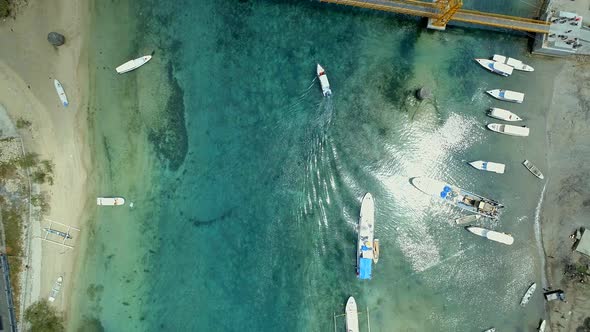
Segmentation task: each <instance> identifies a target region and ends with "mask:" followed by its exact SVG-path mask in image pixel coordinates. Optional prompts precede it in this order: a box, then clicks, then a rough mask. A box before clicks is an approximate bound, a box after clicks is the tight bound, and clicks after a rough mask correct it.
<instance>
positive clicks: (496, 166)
mask: <svg viewBox="0 0 590 332" xmlns="http://www.w3.org/2000/svg"><path fill="white" fill-rule="evenodd" d="M469 165H471V166H473V167H474V168H477V169H479V170H482V171H488V172H496V173H498V174H504V169H506V165H504V164H500V163H494V162H491V161H483V160H476V161H472V162H470V163H469Z"/></svg>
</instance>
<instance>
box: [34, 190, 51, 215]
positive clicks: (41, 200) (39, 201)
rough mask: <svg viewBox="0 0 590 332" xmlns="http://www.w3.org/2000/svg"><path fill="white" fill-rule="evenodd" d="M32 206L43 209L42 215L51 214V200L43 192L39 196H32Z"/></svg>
mask: <svg viewBox="0 0 590 332" xmlns="http://www.w3.org/2000/svg"><path fill="white" fill-rule="evenodd" d="M31 204H32V205H33V206H35V207H38V208H40V209H41V214H47V213H49V208H50V206H49V198H48V197H47V194H46V193H44V192H42V193H40V194H39V195H32V196H31Z"/></svg>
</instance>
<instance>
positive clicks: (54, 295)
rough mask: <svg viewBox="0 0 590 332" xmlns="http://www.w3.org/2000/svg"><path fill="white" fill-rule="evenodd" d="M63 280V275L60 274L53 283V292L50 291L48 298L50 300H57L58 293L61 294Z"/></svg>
mask: <svg viewBox="0 0 590 332" xmlns="http://www.w3.org/2000/svg"><path fill="white" fill-rule="evenodd" d="M63 281H64V278H63V277H61V276H60V277H59V278H57V280H56V281H55V283H54V284H53V288H51V292H49V298H48V299H47V300H49V302H53V301H55V299H56V298H57V294H59V291H60V290H61V285H62V283H63Z"/></svg>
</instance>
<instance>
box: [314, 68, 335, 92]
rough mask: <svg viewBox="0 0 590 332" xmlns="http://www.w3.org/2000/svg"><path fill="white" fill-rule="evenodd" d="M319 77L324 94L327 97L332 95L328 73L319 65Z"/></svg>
mask: <svg viewBox="0 0 590 332" xmlns="http://www.w3.org/2000/svg"><path fill="white" fill-rule="evenodd" d="M316 71H317V75H318V78H319V80H320V85H321V87H322V94H323V95H324V96H325V97H326V96H330V95H332V90H331V89H330V82H329V81H328V76H326V71H325V70H324V68H322V66H320V64H319V63H318V65H317V68H316Z"/></svg>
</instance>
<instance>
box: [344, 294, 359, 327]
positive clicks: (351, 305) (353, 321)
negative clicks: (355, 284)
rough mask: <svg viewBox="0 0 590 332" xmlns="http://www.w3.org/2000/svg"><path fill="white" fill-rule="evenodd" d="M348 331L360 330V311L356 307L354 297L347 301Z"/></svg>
mask: <svg viewBox="0 0 590 332" xmlns="http://www.w3.org/2000/svg"><path fill="white" fill-rule="evenodd" d="M345 312H346V332H359V313H358V310H357V308H356V301H355V300H354V297H352V296H351V297H349V298H348V301H346V309H345Z"/></svg>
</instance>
